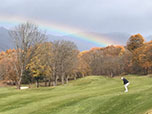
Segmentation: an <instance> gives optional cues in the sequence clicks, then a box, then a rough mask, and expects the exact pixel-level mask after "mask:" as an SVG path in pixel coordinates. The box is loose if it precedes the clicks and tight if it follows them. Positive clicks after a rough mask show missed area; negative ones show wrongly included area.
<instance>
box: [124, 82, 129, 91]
mask: <svg viewBox="0 0 152 114" xmlns="http://www.w3.org/2000/svg"><path fill="white" fill-rule="evenodd" d="M129 84H130V83H126V84H125V85H124V86H125V89H126V90H125V92H128V88H127V86H128V85H129Z"/></svg>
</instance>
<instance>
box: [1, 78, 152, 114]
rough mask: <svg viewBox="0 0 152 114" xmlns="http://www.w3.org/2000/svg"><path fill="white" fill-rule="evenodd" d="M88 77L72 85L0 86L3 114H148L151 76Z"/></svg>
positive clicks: (151, 101)
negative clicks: (123, 78)
mask: <svg viewBox="0 0 152 114" xmlns="http://www.w3.org/2000/svg"><path fill="white" fill-rule="evenodd" d="M126 78H127V79H129V81H130V82H131V84H130V86H129V92H128V93H124V87H123V85H122V81H121V80H120V77H117V78H113V79H111V78H105V77H98V76H89V77H85V78H82V79H78V80H76V81H71V82H70V84H68V85H64V86H58V87H50V88H49V87H46V88H44V87H43V88H39V89H29V90H21V91H19V90H16V89H15V88H14V87H12V88H10V87H8V88H7V87H5V88H0V101H1V103H0V114H145V112H147V111H150V110H151V109H152V97H151V95H152V78H150V77H144V76H142V77H137V76H127V77H126Z"/></svg>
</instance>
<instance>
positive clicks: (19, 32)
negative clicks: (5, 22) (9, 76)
mask: <svg viewBox="0 0 152 114" xmlns="http://www.w3.org/2000/svg"><path fill="white" fill-rule="evenodd" d="M10 36H11V37H12V38H13V40H14V44H15V47H16V50H17V62H18V64H16V65H18V66H16V75H17V77H18V80H17V88H18V89H20V86H21V80H22V76H23V73H24V71H25V69H26V65H27V64H28V63H29V62H30V60H31V59H32V57H33V55H34V51H35V50H36V49H37V44H40V43H42V42H44V41H45V40H46V34H45V33H42V32H41V31H40V30H39V28H38V26H36V25H34V24H31V23H28V22H27V23H23V24H20V25H18V26H16V27H15V28H14V30H12V31H11V32H10Z"/></svg>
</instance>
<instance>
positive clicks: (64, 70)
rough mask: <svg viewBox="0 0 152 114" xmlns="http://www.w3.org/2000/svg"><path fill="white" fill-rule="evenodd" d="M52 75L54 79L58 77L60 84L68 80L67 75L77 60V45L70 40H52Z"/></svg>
mask: <svg viewBox="0 0 152 114" xmlns="http://www.w3.org/2000/svg"><path fill="white" fill-rule="evenodd" d="M53 55H54V59H53V61H52V62H53V76H54V77H55V80H57V78H60V80H61V82H62V84H64V83H65V79H66V82H68V78H69V75H70V74H71V72H72V71H73V69H74V68H75V67H76V65H75V64H76V61H77V55H78V51H77V46H76V45H75V44H74V43H73V42H70V41H64V40H62V41H55V42H53Z"/></svg>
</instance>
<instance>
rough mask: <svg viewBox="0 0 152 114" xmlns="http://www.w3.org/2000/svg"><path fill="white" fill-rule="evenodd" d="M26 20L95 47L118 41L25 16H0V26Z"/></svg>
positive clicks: (13, 24) (53, 32) (16, 23)
mask: <svg viewBox="0 0 152 114" xmlns="http://www.w3.org/2000/svg"><path fill="white" fill-rule="evenodd" d="M26 21H29V22H32V23H34V24H37V25H39V27H40V28H41V29H44V30H46V31H49V32H50V33H51V34H56V35H57V34H58V35H60V36H65V35H70V36H71V37H73V38H75V39H78V40H82V41H87V42H90V43H93V44H95V45H96V46H97V47H105V46H108V45H115V44H119V43H118V42H115V41H112V40H110V38H108V37H105V36H102V35H97V34H91V33H87V32H82V30H80V29H76V28H72V27H69V26H65V25H61V24H60V25H59V24H57V23H55V22H53V23H50V22H47V21H41V20H37V19H28V18H25V17H17V16H15V17H10V16H0V26H4V27H7V28H8V27H9V28H11V27H14V26H16V25H18V24H20V23H25V22H26Z"/></svg>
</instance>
